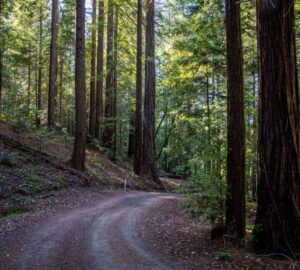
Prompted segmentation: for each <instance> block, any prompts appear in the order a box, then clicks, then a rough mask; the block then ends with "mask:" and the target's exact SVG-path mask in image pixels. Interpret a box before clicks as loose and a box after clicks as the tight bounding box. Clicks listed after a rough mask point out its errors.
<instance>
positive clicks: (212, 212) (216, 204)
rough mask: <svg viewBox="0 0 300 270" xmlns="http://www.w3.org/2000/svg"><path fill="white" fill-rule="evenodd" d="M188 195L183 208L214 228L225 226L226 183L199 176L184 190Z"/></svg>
mask: <svg viewBox="0 0 300 270" xmlns="http://www.w3.org/2000/svg"><path fill="white" fill-rule="evenodd" d="M182 189H183V192H184V193H186V194H187V195H188V199H186V200H184V201H183V204H182V205H183V207H184V209H186V211H187V212H188V213H190V214H191V215H192V216H193V217H196V218H201V217H204V218H205V219H206V220H208V221H209V222H210V223H211V224H212V225H213V226H215V225H216V224H223V221H224V216H225V181H224V179H223V180H222V179H210V178H206V175H205V174H203V175H202V176H200V175H199V178H197V180H195V181H192V182H191V183H190V184H189V185H188V186H187V187H184V188H182Z"/></svg>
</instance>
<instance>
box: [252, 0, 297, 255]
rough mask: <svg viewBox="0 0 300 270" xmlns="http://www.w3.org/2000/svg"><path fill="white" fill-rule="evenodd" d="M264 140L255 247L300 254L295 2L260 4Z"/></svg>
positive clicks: (260, 138) (260, 144)
mask: <svg viewBox="0 0 300 270" xmlns="http://www.w3.org/2000/svg"><path fill="white" fill-rule="evenodd" d="M257 18H258V20H257V30H258V52H259V135H258V188H257V205H258V208H257V214H256V224H255V229H254V232H253V233H254V243H255V245H256V248H257V249H258V250H267V251H283V252H289V253H290V254H291V255H292V256H293V255H294V251H297V250H298V251H299V249H300V183H299V179H300V172H299V164H300V160H299V94H298V83H297V66H296V55H295V33H294V2H293V0H287V1H275V2H273V3H271V2H269V1H267V0H260V1H258V5H257Z"/></svg>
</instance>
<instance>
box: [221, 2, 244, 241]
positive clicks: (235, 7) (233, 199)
mask: <svg viewBox="0 0 300 270" xmlns="http://www.w3.org/2000/svg"><path fill="white" fill-rule="evenodd" d="M225 14H226V39H227V89H228V101H227V113H228V123H227V130H228V135H227V136H228V138H227V139H228V148H227V149H228V150H227V151H228V152H227V196H226V227H227V233H229V234H233V235H236V236H237V237H244V235H245V123H244V92H243V64H242V57H243V56H242V36H241V23H240V4H239V3H238V2H237V1H236V0H226V1H225Z"/></svg>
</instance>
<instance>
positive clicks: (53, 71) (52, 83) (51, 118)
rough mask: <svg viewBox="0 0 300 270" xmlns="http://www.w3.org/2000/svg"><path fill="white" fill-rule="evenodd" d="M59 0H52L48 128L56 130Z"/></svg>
mask: <svg viewBox="0 0 300 270" xmlns="http://www.w3.org/2000/svg"><path fill="white" fill-rule="evenodd" d="M58 4H59V0H52V21H51V44H50V69H49V70H50V72H49V95H48V128H49V129H51V130H53V129H54V128H55V89H56V77H57V25H58Z"/></svg>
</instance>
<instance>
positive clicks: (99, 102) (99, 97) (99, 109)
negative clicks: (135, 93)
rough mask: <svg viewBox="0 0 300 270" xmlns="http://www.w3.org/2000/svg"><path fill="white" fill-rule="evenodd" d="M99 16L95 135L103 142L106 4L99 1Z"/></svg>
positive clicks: (101, 0)
mask: <svg viewBox="0 0 300 270" xmlns="http://www.w3.org/2000/svg"><path fill="white" fill-rule="evenodd" d="M98 12H99V15H98V61H97V93H96V125H95V129H96V130H95V135H96V138H97V139H98V140H99V141H102V122H103V47H104V2H103V0H99V11H98Z"/></svg>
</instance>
